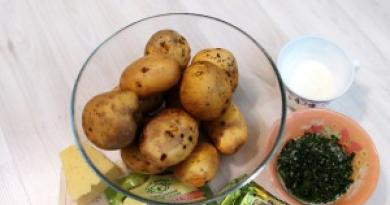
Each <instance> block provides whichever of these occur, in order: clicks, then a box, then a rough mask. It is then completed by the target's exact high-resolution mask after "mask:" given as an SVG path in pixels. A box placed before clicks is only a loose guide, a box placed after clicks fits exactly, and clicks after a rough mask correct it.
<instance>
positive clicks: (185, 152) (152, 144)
mask: <svg viewBox="0 0 390 205" xmlns="http://www.w3.org/2000/svg"><path fill="white" fill-rule="evenodd" d="M198 137H199V131H198V123H197V121H196V120H195V119H193V118H192V117H191V116H190V115H189V114H187V113H186V112H185V111H183V110H181V109H176V108H169V109H165V110H163V111H162V112H161V113H159V114H158V115H157V116H156V117H154V118H153V119H152V120H151V121H149V123H148V124H147V125H146V127H145V128H144V130H143V135H142V137H141V140H140V151H141V153H142V155H143V156H145V157H146V158H147V159H148V160H149V161H150V162H152V163H154V164H156V165H157V166H161V167H168V166H172V165H176V164H178V163H179V162H181V161H183V160H184V159H185V158H187V157H188V156H189V155H190V154H191V152H192V151H193V149H194V148H195V146H196V144H197V143H198Z"/></svg>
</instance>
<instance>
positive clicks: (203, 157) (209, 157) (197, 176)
mask: <svg viewBox="0 0 390 205" xmlns="http://www.w3.org/2000/svg"><path fill="white" fill-rule="evenodd" d="M218 167H219V155H218V151H217V149H215V147H214V146H213V145H212V144H210V143H207V142H200V143H199V144H198V145H197V146H196V147H195V149H194V151H193V152H192V153H191V155H190V156H189V157H188V158H187V159H186V160H184V161H183V162H181V163H180V164H178V165H177V166H176V167H175V171H174V176H175V177H176V178H177V179H178V180H180V181H181V182H183V183H185V184H188V185H191V186H194V187H201V186H203V185H205V184H206V183H207V182H208V181H210V180H211V179H213V178H214V176H215V175H216V173H217V171H218Z"/></svg>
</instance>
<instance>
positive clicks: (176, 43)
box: [145, 29, 191, 69]
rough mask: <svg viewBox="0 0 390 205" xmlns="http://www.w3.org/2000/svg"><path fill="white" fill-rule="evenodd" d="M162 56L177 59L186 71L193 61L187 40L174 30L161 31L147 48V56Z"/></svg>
mask: <svg viewBox="0 0 390 205" xmlns="http://www.w3.org/2000/svg"><path fill="white" fill-rule="evenodd" d="M156 53H157V54H162V55H165V56H168V57H170V58H173V59H175V60H176V61H177V62H178V63H179V65H180V67H181V68H182V69H184V68H185V67H186V66H187V64H188V62H189V61H190V59H191V48H190V46H189V44H188V42H187V40H186V39H185V38H184V37H183V36H182V35H180V34H179V33H178V32H176V31H174V30H169V29H167V30H161V31H158V32H156V33H155V34H153V35H152V37H150V39H149V41H148V43H147V44H146V46H145V55H149V54H156Z"/></svg>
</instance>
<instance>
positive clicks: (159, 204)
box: [70, 13, 287, 205]
mask: <svg viewBox="0 0 390 205" xmlns="http://www.w3.org/2000/svg"><path fill="white" fill-rule="evenodd" d="M166 16H192V17H198V18H205V19H208V20H214V21H217V22H219V23H222V24H225V25H226V26H229V27H231V28H233V29H235V30H236V31H238V32H240V33H241V34H243V35H244V36H246V37H247V38H248V39H249V40H250V41H251V42H253V43H254V44H255V45H256V47H257V48H258V49H260V50H261V51H262V52H263V54H264V55H265V57H266V58H267V60H268V61H269V63H270V64H271V66H272V68H273V71H274V74H275V75H276V77H277V81H278V85H279V88H280V93H281V99H282V108H281V110H282V116H281V119H280V120H279V122H280V126H279V130H278V134H277V136H276V139H275V140H276V141H275V143H274V144H273V147H272V149H271V151H270V152H269V153H268V154H267V156H266V157H265V159H264V160H263V161H262V162H261V163H260V164H259V165H258V166H257V167H256V169H255V170H254V171H253V172H252V173H251V174H250V175H249V176H248V177H247V178H246V179H245V180H242V181H240V182H239V183H237V184H236V185H235V186H233V187H231V188H229V189H227V190H225V191H224V192H222V193H218V194H217V195H215V196H213V197H212V198H206V199H203V200H199V201H192V202H191V201H190V202H161V201H155V200H152V199H145V198H142V197H140V196H138V195H135V194H132V193H130V192H128V191H126V190H124V189H123V188H121V187H120V186H118V185H117V184H115V183H114V182H112V181H111V180H110V179H108V178H107V177H106V176H105V175H104V174H102V173H101V172H100V171H99V169H98V168H96V167H95V165H94V164H93V162H92V161H91V159H90V158H89V157H88V155H87V153H86V151H85V149H84V148H83V146H82V144H81V141H80V137H79V134H78V132H77V126H76V120H75V107H74V104H75V100H76V95H77V90H78V83H79V81H80V79H81V78H82V75H83V72H84V70H85V69H86V67H87V65H88V63H89V61H90V59H91V58H92V57H93V56H94V55H95V53H96V52H97V51H98V50H99V49H100V48H101V47H102V46H103V45H105V44H106V43H107V42H108V41H109V40H111V39H112V38H114V37H115V36H116V35H117V34H119V33H120V32H122V31H123V30H125V29H127V28H129V27H131V26H133V25H136V24H139V23H142V22H144V21H147V20H151V19H155V18H159V17H166ZM70 114H71V118H70V123H71V128H72V132H73V136H74V140H75V142H76V146H77V147H78V149H79V151H80V152H81V154H82V156H83V158H84V160H85V161H86V162H87V164H88V165H89V167H90V168H91V169H92V170H93V171H94V172H95V173H96V174H97V175H98V177H99V178H101V179H103V181H104V182H105V183H106V184H108V185H109V187H111V188H112V189H114V190H115V191H117V192H119V193H122V194H124V195H125V196H127V197H130V198H133V199H136V200H138V201H141V202H144V203H147V204H156V205H171V204H186V205H195V204H208V203H213V202H216V201H217V200H221V199H222V198H224V197H225V196H226V195H227V194H229V193H231V192H233V191H235V190H237V189H239V188H241V187H243V186H245V185H246V184H248V183H249V182H250V181H252V180H254V179H255V178H256V177H257V176H258V175H259V174H260V172H261V171H262V170H263V169H264V168H265V166H266V164H268V163H269V162H270V160H271V159H272V158H273V156H274V155H275V154H276V152H277V150H278V148H279V147H280V144H281V138H282V136H283V131H284V128H285V121H286V114H287V104H286V92H285V87H284V84H283V81H282V78H281V76H280V73H279V72H278V70H277V68H276V65H275V63H274V61H273V60H272V58H271V57H270V55H269V54H268V52H267V51H266V50H265V49H264V48H263V47H262V46H261V45H260V44H259V43H258V42H257V41H256V40H255V39H254V38H253V37H252V36H250V35H249V34H247V33H246V32H245V31H243V30H242V29H241V28H239V27H237V26H235V25H233V24H231V23H229V22H227V21H224V20H222V19H219V18H216V17H212V16H209V15H205V14H198V13H162V14H157V15H153V16H149V17H145V18H142V19H139V20H137V21H135V22H132V23H130V24H129V25H127V26H125V27H123V28H121V29H119V30H118V31H116V32H115V33H113V34H112V35H110V36H109V37H108V38H106V39H105V40H104V41H103V42H102V43H100V44H99V46H97V47H96V48H95V49H94V50H93V51H92V53H91V54H90V55H89V56H88V58H87V60H86V61H85V62H84V64H83V66H82V68H81V70H80V71H79V73H78V75H77V78H76V81H75V83H74V85H73V89H72V95H71V100H70Z"/></svg>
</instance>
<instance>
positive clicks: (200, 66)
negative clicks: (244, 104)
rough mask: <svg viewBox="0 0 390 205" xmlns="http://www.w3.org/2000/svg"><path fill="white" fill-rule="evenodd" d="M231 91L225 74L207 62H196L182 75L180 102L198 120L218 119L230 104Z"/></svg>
mask: <svg viewBox="0 0 390 205" xmlns="http://www.w3.org/2000/svg"><path fill="white" fill-rule="evenodd" d="M231 96H232V89H231V86H230V83H229V78H228V76H227V74H226V73H225V72H224V71H223V70H222V69H220V68H218V67H217V66H215V65H214V64H211V63H209V62H203V61H202V62H196V63H194V64H192V65H191V66H189V67H188V68H187V69H186V70H185V71H184V74H183V78H182V82H181V85H180V101H181V104H182V106H183V107H184V108H185V110H186V111H187V112H189V113H190V114H191V115H193V116H194V117H196V118H197V119H199V120H213V119H216V118H218V117H219V116H220V115H222V113H223V112H224V111H225V110H226V108H227V107H228V106H229V104H230V97H231Z"/></svg>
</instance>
